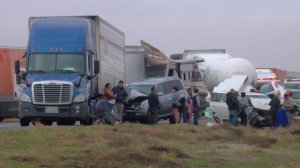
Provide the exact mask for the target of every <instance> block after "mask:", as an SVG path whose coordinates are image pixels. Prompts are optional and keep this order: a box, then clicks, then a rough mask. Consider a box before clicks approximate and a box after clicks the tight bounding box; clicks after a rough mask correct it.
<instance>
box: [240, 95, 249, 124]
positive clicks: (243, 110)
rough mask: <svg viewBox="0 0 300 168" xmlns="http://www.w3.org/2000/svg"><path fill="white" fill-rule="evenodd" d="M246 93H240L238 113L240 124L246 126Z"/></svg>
mask: <svg viewBox="0 0 300 168" xmlns="http://www.w3.org/2000/svg"><path fill="white" fill-rule="evenodd" d="M245 96H246V93H245V92H242V93H241V98H240V110H241V111H240V114H239V117H240V118H241V125H244V126H247V113H246V111H247V109H248V101H247V99H246V98H245Z"/></svg>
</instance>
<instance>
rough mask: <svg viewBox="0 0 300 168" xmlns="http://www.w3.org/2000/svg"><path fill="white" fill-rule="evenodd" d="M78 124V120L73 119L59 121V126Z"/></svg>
mask: <svg viewBox="0 0 300 168" xmlns="http://www.w3.org/2000/svg"><path fill="white" fill-rule="evenodd" d="M75 123H76V120H71V119H69V120H68V119H65V120H58V121H57V125H74V124H75Z"/></svg>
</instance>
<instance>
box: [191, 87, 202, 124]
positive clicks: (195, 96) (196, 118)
mask: <svg viewBox="0 0 300 168" xmlns="http://www.w3.org/2000/svg"><path fill="white" fill-rule="evenodd" d="M192 100H193V113H194V125H199V117H200V95H199V90H198V89H197V88H195V89H194V93H193V94H192Z"/></svg>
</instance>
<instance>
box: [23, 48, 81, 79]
mask: <svg viewBox="0 0 300 168" xmlns="http://www.w3.org/2000/svg"><path fill="white" fill-rule="evenodd" d="M84 65H85V59H84V56H83V55H81V54H44V53H43V54H41V53H36V54H31V55H30V56H29V64H28V71H29V72H76V73H80V74H82V73H84V72H85V66H84Z"/></svg>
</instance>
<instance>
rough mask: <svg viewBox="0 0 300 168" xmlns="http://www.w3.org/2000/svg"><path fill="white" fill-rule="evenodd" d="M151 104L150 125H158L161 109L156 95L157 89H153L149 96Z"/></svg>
mask: <svg viewBox="0 0 300 168" xmlns="http://www.w3.org/2000/svg"><path fill="white" fill-rule="evenodd" d="M148 104H149V109H148V111H149V124H157V122H158V108H159V99H158V95H157V94H156V88H155V87H152V88H151V93H150V94H149V96H148Z"/></svg>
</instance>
